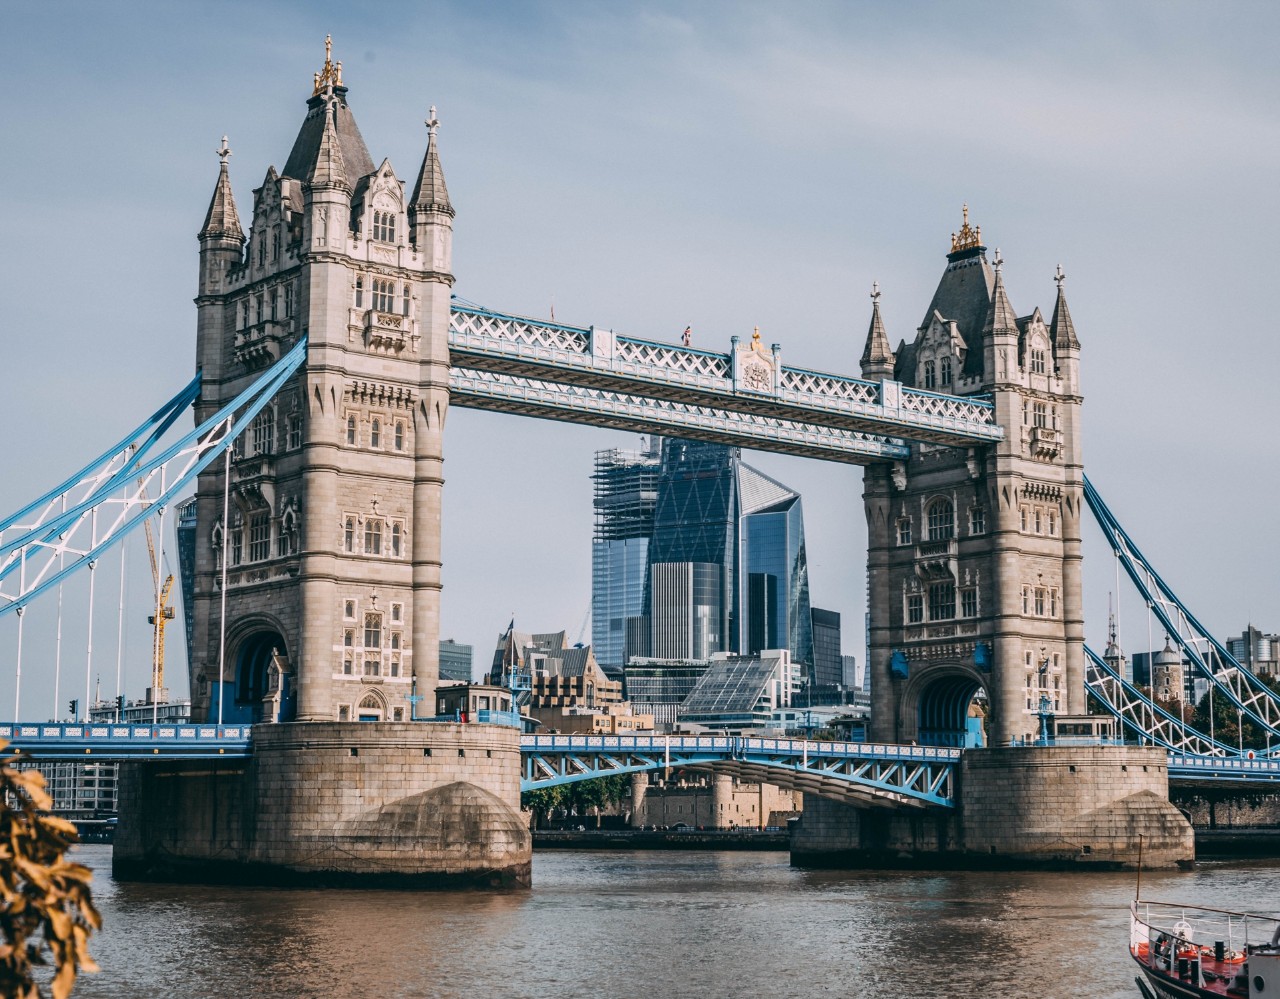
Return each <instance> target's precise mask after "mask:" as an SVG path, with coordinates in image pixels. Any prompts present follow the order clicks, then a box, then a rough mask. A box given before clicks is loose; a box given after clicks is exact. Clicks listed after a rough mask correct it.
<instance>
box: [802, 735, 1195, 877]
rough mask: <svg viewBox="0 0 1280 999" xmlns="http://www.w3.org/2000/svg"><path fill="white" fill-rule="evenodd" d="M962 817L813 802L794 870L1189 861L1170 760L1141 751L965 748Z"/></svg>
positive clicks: (1191, 850)
mask: <svg viewBox="0 0 1280 999" xmlns="http://www.w3.org/2000/svg"><path fill="white" fill-rule="evenodd" d="M957 781H958V783H957V793H958V803H959V807H958V808H957V809H956V810H955V811H953V812H942V811H941V810H931V811H914V810H908V809H902V810H898V811H889V810H887V809H860V808H854V807H852V806H849V805H843V804H840V803H837V802H833V801H828V800H826V799H822V798H816V797H814V796H811V795H806V796H805V804H804V813H803V815H802V817H801V819H800V821H799V823H797V824H796V825H794V826H793V829H792V838H791V855H792V862H793V863H796V864H798V865H801V866H812V867H870V866H914V867H975V868H1001V867H1010V868H1034V867H1080V866H1085V867H1088V866H1094V867H1107V868H1113V867H1133V866H1136V864H1137V861H1138V853H1139V848H1140V843H1141V851H1142V863H1143V866H1144V867H1150V868H1159V867H1173V866H1177V865H1182V864H1188V863H1191V862H1192V861H1193V859H1194V856H1195V844H1194V834H1193V832H1192V829H1191V826H1190V825H1189V824H1188V823H1187V821H1186V819H1185V818H1184V817H1183V815H1182V813H1181V812H1179V811H1178V809H1177V808H1175V807H1174V806H1173V805H1172V804H1170V803H1169V797H1168V794H1169V792H1168V772H1167V770H1166V767H1165V753H1164V751H1163V750H1158V749H1140V748H1137V747H1097V746H1081V747H1055V748H1037V749H1028V748H1006V749H983V750H966V751H965V753H964V754H963V756H962V757H961V765H960V772H959V774H958V777H957Z"/></svg>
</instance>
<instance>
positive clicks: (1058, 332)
mask: <svg viewBox="0 0 1280 999" xmlns="http://www.w3.org/2000/svg"><path fill="white" fill-rule="evenodd" d="M1066 279H1067V276H1066V275H1065V274H1063V273H1062V265H1061V264H1059V265H1058V272H1057V273H1056V274H1055V275H1054V276H1053V280H1054V281H1056V282H1057V283H1058V300H1057V301H1056V302H1054V303H1053V322H1052V323H1050V326H1049V329H1050V332H1051V333H1052V335H1053V346H1054V348H1055V349H1057V350H1064V349H1070V350H1079V349H1080V341H1079V340H1077V339H1076V327H1075V324H1074V323H1072V322H1071V311H1070V310H1069V309H1068V308H1067V294H1066V292H1064V291H1063V290H1062V284H1063V282H1064V281H1066Z"/></svg>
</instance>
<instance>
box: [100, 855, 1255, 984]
mask: <svg viewBox="0 0 1280 999" xmlns="http://www.w3.org/2000/svg"><path fill="white" fill-rule="evenodd" d="M81 858H82V859H83V860H85V861H87V862H88V863H90V864H91V865H92V866H93V867H94V868H95V869H96V870H98V871H99V874H98V875H97V877H96V886H95V892H96V894H97V897H98V898H99V900H100V902H101V907H102V910H103V914H104V918H105V920H106V926H105V928H104V930H103V932H102V933H101V935H99V936H98V937H96V938H95V940H94V945H93V948H92V950H93V954H94V956H95V957H96V958H97V959H98V960H99V962H100V963H101V964H102V967H103V971H102V973H101V974H99V975H92V976H86V977H84V978H82V979H81V983H80V985H79V986H78V987H77V989H76V991H75V996H76V999H91V997H112V999H118V997H125V996H128V997H167V996H175V997H184V999H187V997H205V996H208V997H254V999H256V997H268V996H270V997H278V996H289V997H293V996H299V997H313V996H314V997H322V996H323V997H329V996H352V997H365V996H369V997H382V996H406V997H407V996H430V997H441V999H451V997H467V999H478V997H507V996H512V997H530V999H543V997H545V999H577V997H588V996H589V997H631V996H652V997H657V999H666V997H684V996H691V997H710V999H720V997H739V996H743V997H746V996H751V997H755V996H759V997H770V999H772V997H807V996H858V997H886V999H888V997H894V999H931V997H935V996H936V997H950V996H957V997H960V996H964V997H968V996H982V997H1008V999H1067V997H1088V999H1112V997H1114V999H1120V997H1124V999H1134V997H1136V996H1137V995H1138V992H1137V989H1136V988H1135V987H1134V984H1133V973H1132V972H1131V971H1130V964H1129V959H1128V957H1127V955H1126V942H1127V939H1128V923H1127V905H1128V902H1129V900H1130V899H1131V898H1132V896H1133V889H1134V881H1133V877H1132V875H1110V874H1090V875H1084V874H1040V873H1037V874H902V873H892V874H888V873H885V874H878V873H841V872H830V871H823V872H813V871H798V870H792V869H791V868H790V867H789V866H788V863H787V855H786V854H785V853H673V852H652V853H612V852H609V853H606V852H582V853H575V852H567V851H566V852H560V851H556V852H552V853H543V854H537V855H536V856H535V857H534V866H533V874H534V885H535V887H534V888H533V890H532V891H528V892H521V893H512V894H461V893H459V894H452V893H451V894H410V893H398V892H356V891H325V892H319V891H279V890H275V889H265V888H264V889H258V890H255V889H244V888H207V887H198V886H197V887H190V886H168V885H139V884H124V883H121V884H117V883H114V882H112V881H111V880H110V874H109V870H110V848H109V847H101V846H87V847H84V848H83V849H82V850H81ZM1144 884H1145V886H1146V887H1145V889H1144V895H1146V896H1147V897H1149V898H1153V899H1174V900H1187V901H1194V902H1198V903H1200V904H1204V905H1220V906H1224V907H1230V908H1240V909H1252V910H1254V911H1268V912H1269V911H1272V910H1275V909H1277V908H1280V863H1276V862H1272V863H1267V864H1220V865H1205V866H1202V867H1201V868H1199V869H1198V870H1197V871H1195V872H1193V873H1185V874H1175V873H1169V874H1148V875H1146V876H1145V877H1144Z"/></svg>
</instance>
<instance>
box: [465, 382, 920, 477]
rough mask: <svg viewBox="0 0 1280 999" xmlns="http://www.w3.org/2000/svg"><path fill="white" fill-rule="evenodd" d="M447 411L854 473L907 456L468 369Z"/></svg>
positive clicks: (754, 418)
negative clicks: (684, 440) (676, 439)
mask: <svg viewBox="0 0 1280 999" xmlns="http://www.w3.org/2000/svg"><path fill="white" fill-rule="evenodd" d="M449 403H450V405H452V406H462V407H466V408H470V409H485V410H490V411H494V412H499V413H514V414H517V415H520V416H534V417H540V418H542V419H548V420H560V421H563V422H568V423H580V424H588V425H590V426H597V427H608V428H610V429H613V430H626V431H632V432H636V433H653V434H666V435H670V434H677V435H679V436H681V437H689V438H694V439H697V440H705V441H713V442H715V443H719V444H729V445H732V446H735V447H749V448H755V449H756V450H759V451H777V452H781V453H783V454H795V455H802V456H808V457H811V458H812V457H822V458H826V459H828V460H831V461H842V462H847V463H850V464H857V465H866V464H869V463H871V462H881V461H905V460H906V459H907V458H908V457H910V454H911V450H910V448H909V447H908V446H907V445H906V444H904V443H903V442H901V441H892V440H888V439H886V438H883V437H875V436H873V435H871V434H864V433H860V432H858V431H853V430H842V429H837V428H831V427H822V426H811V425H809V424H802V423H797V422H794V421H791V420H784V419H778V418H777V417H772V416H763V415H760V414H758V413H742V412H735V411H733V410H726V409H723V408H716V407H710V406H694V405H690V404H687V403H683V402H673V401H672V400H670V399H651V398H647V397H645V396H640V395H625V394H623V393H620V392H613V391H607V390H604V389H597V388H589V387H586V386H582V385H562V384H559V383H556V382H550V381H535V380H533V379H530V378H520V377H514V376H511V375H507V374H502V373H499V372H494V371H484V370H471V369H467V368H457V367H455V368H452V369H450V372H449Z"/></svg>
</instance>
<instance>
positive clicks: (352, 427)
mask: <svg viewBox="0 0 1280 999" xmlns="http://www.w3.org/2000/svg"><path fill="white" fill-rule="evenodd" d="M355 442H356V418H355V417H354V416H348V417H347V443H348V444H351V445H352V446H354V445H355Z"/></svg>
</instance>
